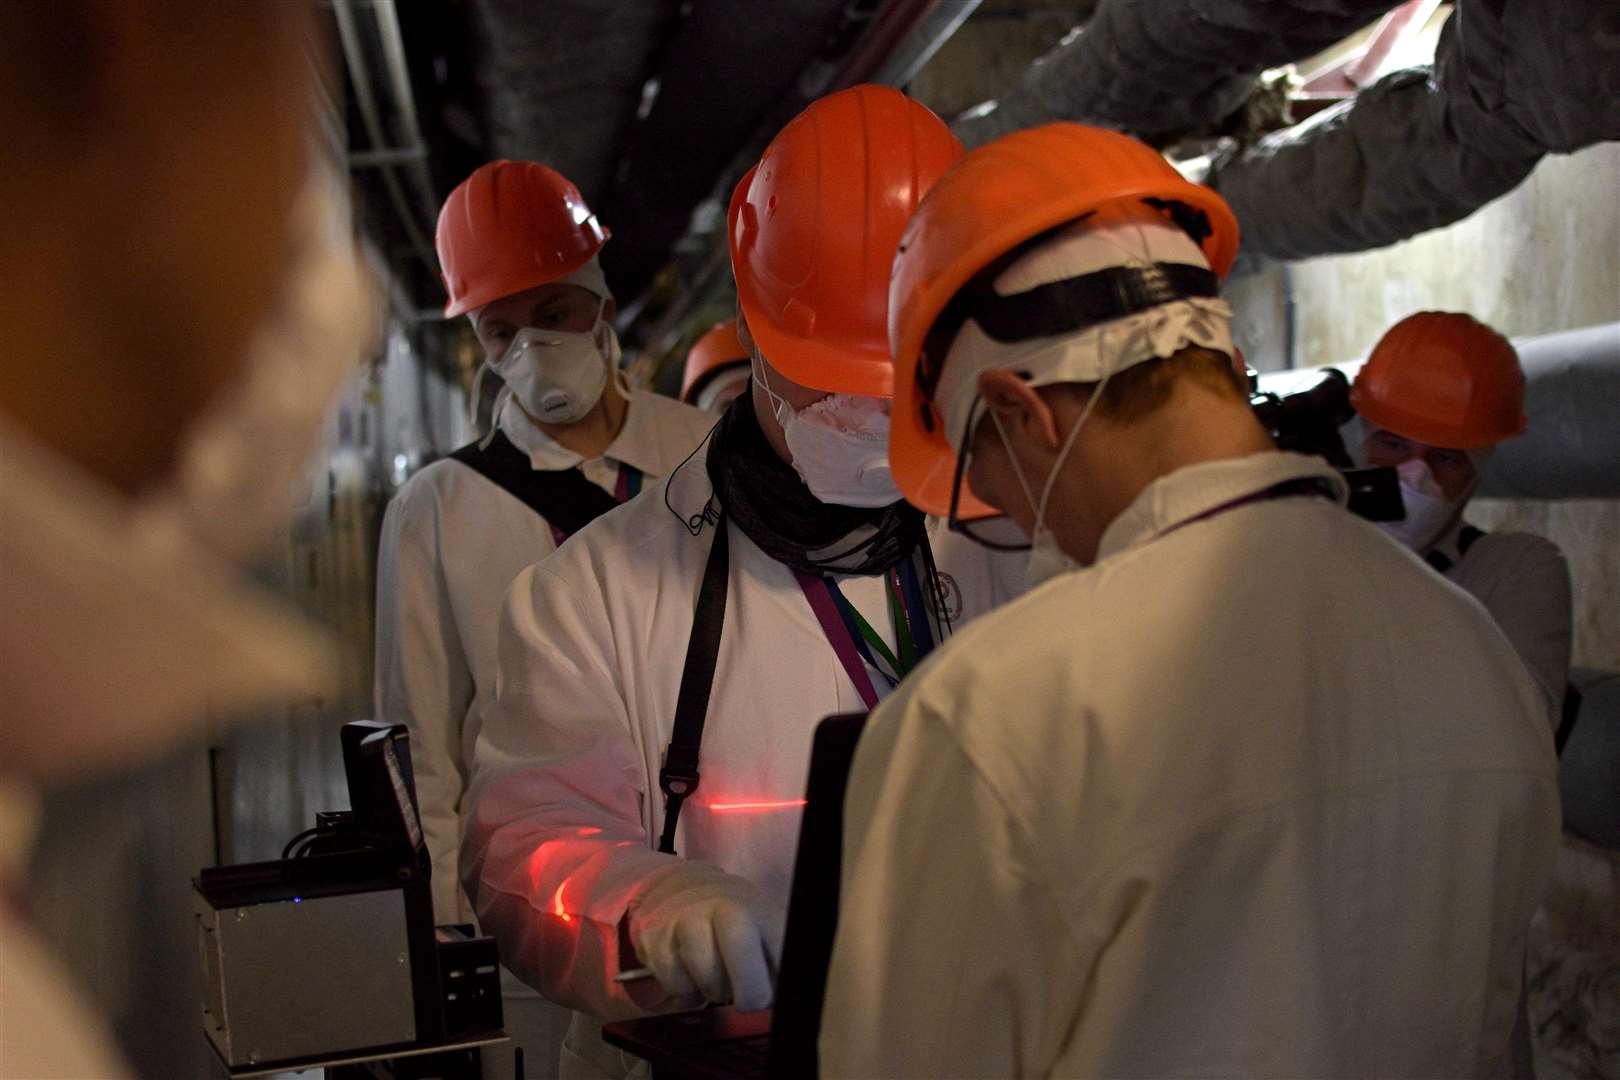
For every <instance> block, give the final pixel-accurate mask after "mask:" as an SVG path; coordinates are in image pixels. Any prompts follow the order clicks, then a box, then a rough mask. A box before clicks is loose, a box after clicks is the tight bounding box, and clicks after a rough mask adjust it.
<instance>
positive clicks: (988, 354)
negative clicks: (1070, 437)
mask: <svg viewBox="0 0 1620 1080" xmlns="http://www.w3.org/2000/svg"><path fill="white" fill-rule="evenodd" d="M1153 263H1183V264H1186V265H1188V266H1198V267H1203V268H1204V269H1206V270H1207V269H1209V260H1207V259H1206V258H1204V253H1203V251H1202V249H1200V248H1199V246H1198V245H1197V244H1196V243H1195V242H1194V241H1193V240H1192V238H1191V237H1189V236H1188V235H1187V234H1186V233H1184V232H1182V231H1181V230H1180V229H1178V228H1176V227H1175V226H1173V225H1171V224H1169V223H1168V222H1165V221H1163V220H1162V219H1160V218H1158V217H1157V216H1156V215H1152V216H1149V215H1147V214H1144V215H1143V217H1142V219H1141V220H1129V221H1120V220H1119V219H1118V218H1115V219H1114V220H1112V221H1110V222H1107V223H1097V222H1094V221H1087V222H1078V223H1076V224H1073V225H1070V226H1068V227H1067V228H1065V229H1063V230H1061V231H1060V232H1058V233H1057V234H1056V235H1054V236H1053V237H1052V239H1050V240H1049V241H1047V242H1046V243H1044V244H1041V245H1040V246H1039V247H1037V248H1035V249H1034V250H1032V251H1030V252H1028V253H1026V254H1025V255H1024V256H1023V257H1022V258H1021V259H1019V260H1018V261H1017V262H1015V263H1013V264H1012V265H1011V266H1010V267H1008V268H1007V269H1006V270H1005V271H1003V272H1002V274H1001V276H1000V277H998V278H996V281H995V289H996V292H997V293H998V294H999V295H1002V296H1012V295H1016V294H1018V293H1021V292H1028V291H1029V290H1031V289H1034V288H1037V287H1039V286H1041V285H1047V284H1050V283H1051V282H1054V281H1066V280H1068V279H1070V278H1076V277H1080V276H1082V275H1084V274H1090V273H1094V272H1096V271H1098V270H1104V269H1107V268H1108V267H1111V266H1148V265H1151V264H1153ZM1231 319H1232V309H1231V307H1230V306H1229V305H1228V304H1227V303H1226V301H1224V300H1218V299H1215V298H1213V297H1198V298H1194V299H1187V300H1176V301H1173V302H1171V303H1168V304H1161V305H1159V306H1158V307H1154V308H1149V309H1147V310H1146V311H1139V312H1136V313H1135V314H1132V315H1127V316H1126V317H1124V318H1122V319H1115V320H1113V321H1112V322H1106V323H1102V324H1100V325H1097V326H1092V327H1088V328H1087V329H1085V330H1082V331H1080V332H1078V333H1072V334H1054V335H1051V336H1049V337H1039V338H1031V339H1029V340H1027V341H1015V342H1000V341H996V340H994V339H992V338H991V337H990V336H989V335H988V334H986V333H985V332H984V331H983V330H982V329H981V328H980V327H979V325H978V323H976V322H975V321H974V320H972V319H969V320H968V321H967V322H966V323H965V324H963V326H962V329H961V331H960V332H959V333H958V334H957V335H956V340H955V341H954V342H952V344H951V348H950V351H949V352H947V353H946V354H945V363H944V365H943V369H942V371H941V374H940V381H939V389H938V391H937V393H936V394H935V401H937V402H938V404H939V407H940V412H941V415H942V417H943V419H944V421H945V435H946V438H947V439H949V440H950V442H951V445H952V447H953V448H954V449H956V450H958V451H960V450H961V447H960V446H958V445H957V443H958V442H959V441H960V440H961V438H962V433H963V430H964V426H965V424H966V423H967V414H968V410H969V409H970V408H972V406H973V402H974V401H975V400H976V399H977V397H978V395H979V373H980V372H983V371H989V370H995V369H1011V370H1015V371H1020V372H1026V373H1028V378H1029V383H1030V385H1032V386H1050V385H1052V384H1054V383H1065V382H1097V381H1099V380H1102V379H1104V378H1107V377H1108V376H1111V375H1114V374H1117V373H1118V372H1121V371H1124V370H1125V369H1126V368H1128V367H1131V366H1133V365H1135V364H1140V363H1143V362H1144V361H1147V360H1153V359H1156V358H1159V357H1166V356H1172V355H1174V354H1175V353H1176V352H1177V351H1179V350H1180V349H1183V348H1186V347H1187V346H1188V345H1201V346H1203V347H1204V348H1207V349H1214V350H1215V351H1217V352H1223V353H1226V354H1227V355H1229V356H1230V355H1231V352H1232V331H1231Z"/></svg>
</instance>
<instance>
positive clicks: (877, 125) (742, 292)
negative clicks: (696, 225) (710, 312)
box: [726, 86, 962, 397]
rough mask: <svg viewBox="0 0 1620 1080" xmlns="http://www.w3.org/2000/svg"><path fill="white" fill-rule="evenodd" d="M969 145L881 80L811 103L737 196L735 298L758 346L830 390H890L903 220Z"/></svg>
mask: <svg viewBox="0 0 1620 1080" xmlns="http://www.w3.org/2000/svg"><path fill="white" fill-rule="evenodd" d="M961 156H962V144H961V142H960V141H959V140H958V139H957V138H956V136H954V135H952V134H951V132H950V129H949V128H947V127H946V126H945V123H944V121H942V120H940V118H939V117H937V116H935V115H934V114H933V113H932V112H930V111H929V110H928V109H927V108H926V107H924V106H922V105H919V104H918V103H917V102H915V101H913V100H911V99H910V98H908V97H906V96H905V95H904V94H902V93H900V91H898V90H894V89H891V88H889V87H885V86H855V87H851V88H850V89H848V90H840V91H838V92H837V93H835V94H829V95H827V96H826V97H824V98H821V99H820V100H819V101H816V102H813V103H812V104H811V105H810V106H809V108H807V109H805V110H804V112H802V113H800V114H799V115H798V116H797V117H795V118H794V119H793V120H792V121H791V122H790V123H789V124H788V125H787V126H786V127H784V128H783V129H782V130H781V131H780V132H779V133H778V134H777V136H776V138H775V139H773V140H771V144H770V146H768V147H766V149H765V153H764V155H763V156H762V157H761V158H760V159H759V164H757V165H755V166H754V167H753V168H752V169H750V170H749V172H748V174H747V175H746V176H744V177H743V178H742V181H741V182H740V183H739V184H738V185H737V190H736V191H735V192H734V193H733V194H732V196H731V207H730V210H729V212H728V213H727V215H726V227H727V231H728V233H729V237H730V242H731V269H732V273H733V274H734V275H735V276H736V279H737V299H738V304H739V306H740V308H741V310H742V314H743V317H744V318H745V319H747V321H748V329H749V332H750V333H751V334H752V335H753V338H754V340H755V341H756V342H757V343H758V344H759V349H760V353H761V355H763V356H764V357H765V359H766V360H767V361H769V362H770V365H771V367H773V368H775V369H776V370H777V371H780V372H781V373H782V374H783V375H784V376H786V377H787V378H789V379H791V380H793V381H794V382H796V383H799V384H800V385H802V386H808V387H811V388H813V389H816V390H825V391H828V392H830V393H843V394H863V395H866V396H870V397H888V396H890V395H891V394H892V393H893V391H894V368H893V365H892V364H891V363H890V360H889V343H888V333H887V323H888V307H889V266H890V264H891V263H892V262H893V261H894V250H895V245H896V244H898V243H899V241H900V232H901V230H902V229H904V228H905V224H906V219H907V218H908V217H910V216H911V211H912V209H913V208H915V207H916V205H917V202H918V200H920V199H921V198H922V196H923V192H925V191H927V190H928V188H929V186H930V185H932V184H933V182H934V181H935V180H936V179H938V178H939V176H940V174H941V173H943V172H944V171H945V169H946V168H947V167H948V166H949V165H950V164H951V163H952V162H953V161H955V160H956V159H957V158H959V157H961Z"/></svg>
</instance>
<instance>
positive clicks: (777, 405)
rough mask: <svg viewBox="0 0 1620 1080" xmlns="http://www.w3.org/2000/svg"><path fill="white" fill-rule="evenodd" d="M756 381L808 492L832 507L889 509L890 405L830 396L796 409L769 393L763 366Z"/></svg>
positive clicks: (892, 498) (892, 495) (894, 495)
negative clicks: (885, 507)
mask: <svg viewBox="0 0 1620 1080" xmlns="http://www.w3.org/2000/svg"><path fill="white" fill-rule="evenodd" d="M755 377H756V378H758V379H759V380H760V385H761V386H763V387H764V388H765V394H766V396H767V397H769V398H770V399H771V411H772V412H773V413H775V414H776V419H777V422H778V423H780V424H781V425H782V437H783V439H785V440H786V442H787V447H788V452H789V453H791V454H792V455H793V470H794V471H795V472H797V473H798V474H799V478H800V479H801V480H803V481H804V484H805V486H806V487H808V488H809V489H810V494H812V495H814V496H815V497H816V498H817V499H819V500H820V501H822V502H824V503H832V504H834V505H836V506H857V507H877V506H888V505H889V504H890V503H893V502H896V501H898V500H899V498H900V489H899V488H897V487H895V485H894V477H893V475H892V474H891V473H890V472H889V403H888V402H887V401H885V400H883V399H882V398H874V397H861V396H858V395H855V394H834V395H833V396H831V397H827V398H822V399H821V400H820V401H818V402H816V403H815V404H813V405H807V406H805V407H804V408H803V409H798V410H795V409H794V408H793V406H791V405H789V404H788V403H787V402H786V401H785V400H783V399H782V398H780V397H777V396H776V394H775V393H774V392H773V391H772V390H771V384H770V379H769V377H768V376H767V375H766V374H765V371H764V368H763V365H760V368H759V370H758V371H757V372H756V375H755Z"/></svg>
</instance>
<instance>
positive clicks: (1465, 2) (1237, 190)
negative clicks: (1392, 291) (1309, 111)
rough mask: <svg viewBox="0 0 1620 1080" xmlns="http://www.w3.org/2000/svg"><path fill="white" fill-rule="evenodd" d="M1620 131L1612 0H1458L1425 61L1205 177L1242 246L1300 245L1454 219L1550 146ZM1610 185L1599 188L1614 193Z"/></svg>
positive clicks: (1268, 249) (1339, 245) (1297, 255)
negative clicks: (1226, 208) (1430, 60)
mask: <svg viewBox="0 0 1620 1080" xmlns="http://www.w3.org/2000/svg"><path fill="white" fill-rule="evenodd" d="M1616 138H1620V5H1616V4H1613V3H1594V2H1592V0H1540V2H1538V3H1534V4H1531V3H1500V2H1495V0H1462V2H1460V3H1458V4H1457V6H1456V8H1455V10H1454V11H1453V12H1452V15H1451V17H1450V19H1449V20H1448V21H1447V23H1446V25H1445V27H1444V28H1443V30H1442V32H1441V38H1440V44H1439V46H1438V48H1437V49H1436V51H1435V61H1434V65H1433V68H1432V69H1430V68H1427V67H1424V68H1410V69H1407V70H1405V71H1397V72H1394V73H1392V74H1390V75H1388V76H1386V77H1384V78H1383V79H1380V80H1379V81H1378V82H1377V83H1375V84H1374V85H1373V86H1371V87H1369V88H1368V89H1367V90H1365V91H1364V92H1363V93H1361V94H1360V95H1359V96H1357V97H1355V98H1353V99H1351V100H1349V101H1347V102H1344V103H1343V104H1340V105H1337V106H1334V107H1333V108H1331V109H1328V110H1327V111H1325V112H1322V113H1319V114H1317V115H1316V116H1314V117H1312V118H1311V119H1309V120H1307V121H1305V122H1304V123H1302V124H1299V125H1296V126H1294V127H1292V128H1287V129H1284V130H1282V131H1278V132H1275V133H1273V134H1272V135H1269V136H1266V137H1265V138H1263V139H1261V140H1260V141H1258V142H1257V143H1255V144H1254V145H1253V146H1252V147H1250V148H1248V149H1247V150H1246V151H1244V152H1243V153H1242V154H1241V155H1240V156H1238V157H1237V158H1236V159H1235V160H1232V161H1229V162H1225V163H1220V162H1217V164H1216V166H1215V169H1214V171H1213V172H1212V174H1211V176H1210V179H1209V183H1210V184H1211V186H1213V187H1214V188H1215V189H1216V190H1217V191H1219V192H1220V193H1221V194H1222V195H1223V196H1225V198H1226V200H1227V202H1229V203H1231V204H1232V209H1233V210H1234V211H1235V212H1236V213H1237V215H1238V220H1239V221H1241V222H1242V224H1243V244H1244V249H1245V250H1246V251H1247V252H1250V253H1253V254H1261V255H1268V256H1271V257H1274V258H1280V259H1301V258H1306V257H1309V256H1314V255H1325V254H1334V253H1343V252H1351V251H1363V250H1366V249H1369V248H1375V247H1382V246H1384V245H1386V244H1391V243H1394V242H1395V241H1397V240H1403V239H1405V238H1406V237H1409V236H1413V235H1415V234H1417V233H1420V232H1424V231H1426V230H1428V229H1433V228H1438V227H1440V226H1443V225H1449V224H1451V223H1452V222H1455V221H1459V220H1461V219H1462V218H1464V217H1467V216H1468V215H1469V214H1471V213H1473V212H1474V211H1475V210H1476V209H1478V208H1479V207H1481V206H1483V205H1485V204H1486V203H1488V202H1490V201H1491V200H1493V199H1496V198H1498V197H1499V196H1501V195H1504V194H1506V193H1507V192H1509V191H1511V190H1512V189H1513V188H1515V187H1517V186H1518V184H1519V183H1520V182H1521V181H1523V180H1524V178H1525V177H1526V176H1528V175H1529V174H1530V171H1531V170H1532V169H1533V168H1535V165H1536V163H1537V162H1538V161H1540V160H1541V158H1542V156H1543V155H1545V154H1547V153H1572V152H1573V151H1575V150H1579V149H1580V148H1582V147H1584V146H1588V145H1590V144H1592V143H1595V142H1600V141H1603V140H1605V139H1616ZM1614 194H1615V193H1614V192H1613V191H1612V190H1610V191H1607V192H1603V193H1596V192H1594V195H1595V196H1597V197H1602V198H1611V199H1612V198H1614Z"/></svg>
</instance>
